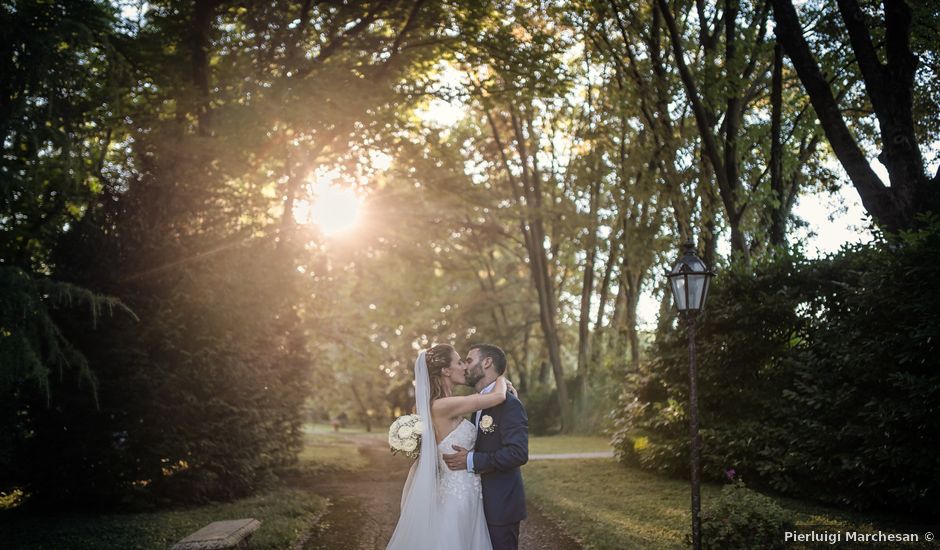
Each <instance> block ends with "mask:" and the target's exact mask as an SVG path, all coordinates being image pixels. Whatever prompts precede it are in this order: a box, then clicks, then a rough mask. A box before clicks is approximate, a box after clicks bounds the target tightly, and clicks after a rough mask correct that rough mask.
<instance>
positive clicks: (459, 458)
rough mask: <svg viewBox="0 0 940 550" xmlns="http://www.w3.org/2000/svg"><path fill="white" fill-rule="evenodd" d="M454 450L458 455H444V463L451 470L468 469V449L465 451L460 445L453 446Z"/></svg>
mask: <svg viewBox="0 0 940 550" xmlns="http://www.w3.org/2000/svg"><path fill="white" fill-rule="evenodd" d="M451 447H453V448H454V450H455V451H457V452H456V453H454V454H452V455H447V454H445V455H442V456H443V457H444V462H445V463H446V464H447V467H448V468H450V469H451V470H466V469H467V453H469V452H470V451H468V450H467V449H464V448H463V447H461V446H460V445H451Z"/></svg>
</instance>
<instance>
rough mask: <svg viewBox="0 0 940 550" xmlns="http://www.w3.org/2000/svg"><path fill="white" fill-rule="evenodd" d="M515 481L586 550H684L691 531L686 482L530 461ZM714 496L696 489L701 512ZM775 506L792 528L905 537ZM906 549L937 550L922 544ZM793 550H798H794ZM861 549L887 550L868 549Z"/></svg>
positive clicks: (862, 522) (845, 516) (616, 468)
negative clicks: (786, 513) (791, 519)
mask: <svg viewBox="0 0 940 550" xmlns="http://www.w3.org/2000/svg"><path fill="white" fill-rule="evenodd" d="M533 439H536V438H533ZM561 447H565V446H561ZM565 448H567V447H565ZM531 449H532V445H531V442H530V452H534V451H532V450H531ZM522 474H523V476H524V478H525V486H526V495H527V496H528V498H529V499H530V500H531V501H533V502H535V503H536V504H537V505H538V506H539V507H540V508H541V509H542V510H543V511H544V512H545V514H546V515H547V516H549V517H550V518H552V520H553V521H556V522H557V523H558V524H559V525H561V526H562V528H563V529H564V530H565V531H567V532H568V533H569V534H570V535H571V536H572V537H574V538H575V539H577V540H578V541H579V542H581V543H582V544H583V545H584V547H585V548H589V549H595V550H601V549H604V550H606V549H611V550H613V549H617V550H623V549H629V548H642V549H646V548H656V549H669V548H687V545H685V544H684V540H685V536H686V533H688V532H690V531H691V528H690V526H689V523H690V515H689V514H690V512H689V499H690V488H689V484H688V482H686V481H682V480H675V479H669V478H666V477H661V476H658V475H655V474H651V473H648V472H644V471H642V470H639V469H635V468H627V467H624V466H623V465H621V464H619V463H617V462H616V461H615V460H613V459H584V460H546V461H533V462H530V463H528V464H527V465H525V466H524V467H523V470H522ZM720 490H721V485H718V484H711V483H709V484H705V485H703V486H702V506H703V508H705V507H708V505H709V501H710V500H712V499H713V498H715V497H716V496H717V495H718V493H719V492H720ZM776 500H777V502H778V504H780V506H782V507H783V508H785V509H787V510H790V511H791V512H793V513H794V515H795V517H796V518H797V524H798V525H817V526H819V525H825V526H826V528H825V529H829V530H831V531H835V530H841V529H858V530H859V531H873V530H875V529H877V528H881V529H884V530H885V531H886V532H887V531H891V532H911V530H910V528H907V529H905V528H904V527H903V526H902V525H901V524H900V523H899V522H897V521H896V520H885V519H875V518H871V517H867V516H863V515H860V514H854V513H849V512H843V511H840V510H835V509H831V508H827V507H823V506H818V505H813V504H808V503H805V502H801V501H797V500H793V499H784V498H778V499H776ZM892 525H894V526H895V527H894V528H892ZM817 530H818V529H817ZM914 532H916V531H914ZM935 534H936V533H935ZM781 536H783V534H782V533H781ZM817 547H818V546H817ZM822 547H826V548H832V547H833V546H830V545H827V544H824V545H823V546H822ZM835 547H836V548H838V547H839V546H838V545H836V546H835ZM842 547H846V548H847V546H842ZM891 547H892V548H900V546H891ZM909 547H910V548H937V546H934V545H932V544H930V543H926V542H923V541H922V542H920V543H919V545H912V546H909ZM793 548H801V546H798V545H796V544H794V545H793ZM866 548H889V546H883V545H878V544H868V545H867V546H866Z"/></svg>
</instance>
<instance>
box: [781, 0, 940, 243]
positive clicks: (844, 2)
mask: <svg viewBox="0 0 940 550" xmlns="http://www.w3.org/2000/svg"><path fill="white" fill-rule="evenodd" d="M772 1H773V7H774V20H775V22H776V31H775V32H776V34H777V39H778V40H779V41H780V42H781V44H783V47H784V49H785V51H786V53H787V55H788V56H789V58H790V60H791V61H792V63H793V66H794V68H795V69H796V72H797V74H798V75H799V77H800V81H801V82H802V83H803V86H804V88H805V89H806V92H807V94H808V95H809V97H810V100H811V101H812V104H813V108H814V109H815V111H816V114H817V116H818V117H819V123H820V125H821V126H822V128H823V130H824V131H825V133H826V137H827V139H828V140H829V144H830V145H831V146H832V150H833V152H834V153H835V154H836V156H837V157H838V159H839V162H840V163H841V164H842V166H843V167H844V168H845V171H846V172H847V173H848V175H849V178H850V180H851V181H852V184H853V185H854V186H855V189H856V190H857V191H858V193H859V196H860V197H861V200H862V204H863V205H864V207H865V209H866V210H867V211H868V212H869V213H870V214H871V215H872V217H873V218H874V220H875V221H876V222H877V223H878V224H879V225H880V226H881V227H883V228H884V229H886V230H888V231H892V232H895V231H901V230H905V229H912V228H915V227H917V226H918V224H919V223H920V222H918V217H919V215H920V214H923V213H926V212H937V211H938V207H940V172H938V173H937V174H935V175H934V176H933V177H932V178H931V177H928V175H927V172H926V166H925V161H924V158H923V155H922V153H921V149H920V146H919V142H921V141H922V140H923V139H924V138H925V137H927V136H931V135H932V132H933V130H928V129H925V128H923V127H918V125H917V124H916V123H915V119H916V118H917V115H919V114H920V112H921V111H922V110H923V107H921V106H922V105H923V104H924V102H923V100H922V99H921V98H920V97H917V96H919V95H922V94H933V97H934V99H936V95H935V94H936V90H931V89H930V88H929V87H927V86H925V85H923V84H921V82H928V81H930V80H933V79H935V78H936V76H937V75H936V62H935V59H934V58H935V57H936V53H935V50H934V51H932V52H931V51H930V50H928V51H927V52H925V53H924V54H923V55H924V56H927V57H928V58H929V59H930V60H931V61H932V63H930V64H928V65H926V66H925V67H924V68H923V69H922V70H923V73H922V75H923V76H918V66H919V61H918V55H917V54H915V52H914V51H913V49H912V32H913V26H914V16H915V13H916V14H917V16H918V17H922V18H924V19H925V20H927V21H932V22H936V21H937V20H938V17H940V14H938V13H937V11H936V7H930V6H929V5H923V6H920V7H918V8H916V12H915V9H914V8H912V7H911V5H910V4H908V2H906V1H905V0H886V1H885V2H884V13H883V15H881V14H878V15H872V14H870V13H866V10H864V9H863V8H862V7H861V6H860V5H859V3H858V2H857V1H855V0H840V1H839V2H838V6H839V10H838V11H839V14H840V16H841V20H842V22H843V24H844V25H845V30H846V31H847V33H848V44H845V46H846V49H848V50H850V51H851V52H852V53H853V54H854V56H855V63H857V66H858V68H859V70H860V72H861V76H862V82H863V83H864V89H865V101H866V103H867V105H864V106H862V107H863V108H868V106H869V105H870V109H871V111H872V112H873V114H874V116H875V117H876V119H877V121H878V127H879V135H880V140H879V141H880V147H881V152H880V153H879V154H878V155H877V158H878V160H879V161H880V162H881V163H882V164H883V165H884V167H885V168H886V169H887V172H888V179H889V183H890V186H886V185H885V183H884V182H883V181H882V180H881V178H880V177H878V175H877V174H876V173H875V171H874V169H873V168H872V166H871V164H870V162H869V160H868V158H867V157H866V154H865V151H864V150H863V146H862V144H861V142H860V140H859V138H858V137H856V136H853V135H852V132H851V131H850V130H849V127H848V125H847V123H846V120H845V118H844V116H843V113H842V109H841V107H840V105H839V101H838V98H837V97H836V96H834V95H833V92H832V89H831V87H830V84H829V82H828V81H827V79H826V76H825V75H824V72H823V71H824V69H823V68H822V67H821V66H820V64H819V63H818V62H817V60H816V58H815V57H814V55H813V51H812V50H811V48H810V45H809V43H808V42H807V40H806V38H804V33H803V26H802V24H801V23H800V19H799V16H798V15H797V12H796V9H795V8H794V7H793V3H792V2H791V1H790V0H772ZM875 33H877V34H875ZM874 36H877V37H878V42H877V43H879V44H883V45H882V46H880V47H879V46H876V40H875V38H874ZM933 45H936V43H935V42H934V43H933ZM921 46H923V44H921ZM931 75H932V76H931ZM926 103H927V104H929V103H930V101H927V102H926ZM934 103H936V101H934ZM927 110H928V111H929V110H931V109H930V108H928V109H927ZM934 110H935V109H934Z"/></svg>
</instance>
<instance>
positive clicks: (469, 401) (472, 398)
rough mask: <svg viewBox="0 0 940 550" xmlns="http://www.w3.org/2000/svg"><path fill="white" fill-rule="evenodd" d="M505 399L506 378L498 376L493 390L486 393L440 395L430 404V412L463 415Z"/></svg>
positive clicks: (453, 415)
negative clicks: (452, 395) (439, 397)
mask: <svg viewBox="0 0 940 550" xmlns="http://www.w3.org/2000/svg"><path fill="white" fill-rule="evenodd" d="M505 400H506V378H505V377H503V376H500V377H499V378H497V379H496V386H495V387H493V391H491V392H490V393H486V394H474V395H467V396H463V397H461V396H455V397H442V398H441V399H438V400H436V401H434V403H432V404H431V413H432V414H434V416H443V417H447V418H453V417H455V416H463V415H465V414H470V413H472V412H475V411H479V410H482V409H489V408H491V407H495V406H496V405H499V404H501V403H502V402H503V401H505Z"/></svg>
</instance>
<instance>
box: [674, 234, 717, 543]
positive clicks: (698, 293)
mask: <svg viewBox="0 0 940 550" xmlns="http://www.w3.org/2000/svg"><path fill="white" fill-rule="evenodd" d="M714 275H715V274H714V273H713V272H711V271H709V270H708V267H707V266H706V265H705V263H704V262H703V261H702V260H701V259H700V258H699V257H698V256H696V255H695V246H694V245H693V244H692V243H691V242H689V243H686V245H685V253H684V254H683V255H682V257H681V258H679V261H678V262H676V264H675V265H674V266H673V268H672V270H671V271H669V272H667V274H666V276H667V277H668V278H669V286H670V288H671V289H672V295H673V298H675V301H676V309H678V310H679V317H680V318H681V319H682V320H683V321H685V326H686V333H687V335H688V338H689V440H690V444H691V446H690V449H689V455H690V459H689V462H690V465H691V468H692V476H691V478H692V479H691V481H692V548H694V550H701V548H702V497H701V470H702V467H701V460H702V459H701V454H702V440H701V438H700V437H699V434H698V373H697V372H696V370H695V328H696V327H695V323H696V321H697V320H698V314H699V312H700V311H702V309H703V308H704V307H705V298H706V297H707V296H708V283H709V280H710V279H711V277H712V276H714Z"/></svg>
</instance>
